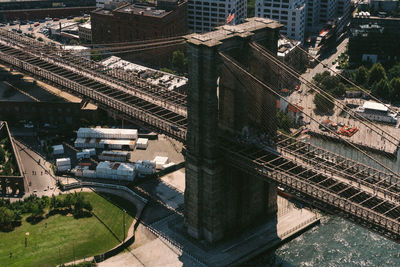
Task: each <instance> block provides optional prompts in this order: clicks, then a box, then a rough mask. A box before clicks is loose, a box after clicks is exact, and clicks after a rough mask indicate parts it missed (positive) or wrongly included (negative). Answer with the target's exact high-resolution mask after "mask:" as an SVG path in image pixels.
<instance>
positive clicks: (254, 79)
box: [219, 52, 400, 178]
mask: <svg viewBox="0 0 400 267" xmlns="http://www.w3.org/2000/svg"><path fill="white" fill-rule="evenodd" d="M219 55H220V56H221V58H222V59H223V63H224V65H225V66H226V67H227V68H229V69H231V66H233V67H234V68H236V69H237V70H238V71H239V72H240V73H242V74H244V75H246V77H245V78H250V79H248V80H249V81H250V82H251V83H255V84H257V85H259V86H262V87H263V88H266V89H267V90H268V91H269V92H270V93H272V94H273V95H275V96H276V97H277V98H278V99H279V98H283V96H282V95H280V94H279V93H277V92H276V91H275V90H273V89H272V88H271V87H270V86H268V85H267V84H265V83H264V82H262V81H261V80H259V79H258V78H257V77H255V76H254V75H252V74H251V73H249V72H248V71H246V70H245V69H244V68H242V67H241V66H240V65H239V63H237V62H236V61H234V59H232V58H230V57H229V56H227V55H225V54H224V53H222V52H219ZM286 102H287V103H288V104H290V105H293V103H291V102H290V101H289V100H286ZM294 106H295V105H294ZM304 114H305V115H306V116H307V117H308V118H310V119H311V120H313V121H314V122H315V123H317V125H320V126H323V125H322V124H321V123H320V122H318V121H317V120H315V119H314V118H313V117H312V116H310V115H309V114H307V113H304ZM328 130H329V131H330V132H331V133H332V134H333V135H336V136H337V138H338V139H340V140H343V142H345V143H346V144H348V145H349V146H351V147H353V148H354V149H356V150H357V151H359V152H361V153H362V154H363V155H364V156H366V157H368V158H369V159H370V160H372V161H373V162H375V163H377V164H378V165H379V166H381V167H382V168H384V169H386V170H388V171H389V172H390V173H391V174H393V175H394V176H396V177H399V178H400V176H399V174H397V173H396V172H394V171H393V170H392V169H390V168H389V167H387V166H385V165H384V164H382V163H381V162H379V161H378V160H376V159H374V158H373V157H372V156H370V155H368V154H367V153H366V152H365V151H363V150H361V149H360V148H358V147H357V146H355V145H354V144H352V143H351V142H349V141H347V140H346V139H343V138H342V137H341V136H340V135H339V134H338V133H336V132H335V131H332V130H331V129H328Z"/></svg>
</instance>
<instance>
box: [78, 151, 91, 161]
mask: <svg viewBox="0 0 400 267" xmlns="http://www.w3.org/2000/svg"><path fill="white" fill-rule="evenodd" d="M88 158H90V153H89V152H87V151H82V152H76V159H78V160H79V159H88Z"/></svg>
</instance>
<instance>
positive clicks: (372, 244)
mask: <svg viewBox="0 0 400 267" xmlns="http://www.w3.org/2000/svg"><path fill="white" fill-rule="evenodd" d="M246 265H248V266H400V244H397V243H395V242H393V241H390V240H388V239H386V238H384V237H382V236H380V235H378V234H375V233H373V232H370V231H369V230H367V229H365V228H363V227H361V226H358V225H355V224H353V223H351V222H348V221H346V220H344V219H341V218H338V217H332V216H323V217H322V218H321V224H320V225H318V226H315V227H314V228H313V229H311V230H309V231H307V232H305V233H303V234H302V235H301V236H299V237H297V238H296V239H294V240H292V241H290V242H288V243H286V244H285V245H283V246H282V247H280V248H279V249H277V250H276V251H275V252H274V253H268V254H265V255H263V256H261V257H259V258H258V259H255V260H254V261H252V262H251V263H249V264H246Z"/></svg>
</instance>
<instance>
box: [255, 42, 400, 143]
mask: <svg viewBox="0 0 400 267" xmlns="http://www.w3.org/2000/svg"><path fill="white" fill-rule="evenodd" d="M250 46H251V47H252V48H254V49H255V50H256V51H258V52H259V53H260V54H261V55H262V56H264V57H265V58H266V59H268V60H270V61H271V62H273V63H274V64H276V65H278V66H279V67H280V68H281V69H283V70H284V71H286V72H287V73H289V74H290V75H291V76H292V77H294V78H296V79H299V80H301V81H302V82H304V83H305V84H307V85H308V88H310V87H311V88H310V89H314V90H316V91H318V92H319V93H320V95H321V96H322V97H323V98H324V99H326V100H327V101H329V102H331V103H333V104H334V105H335V106H336V107H337V108H339V110H340V111H342V112H344V113H346V114H348V115H349V116H351V117H352V118H354V119H355V120H357V121H359V122H360V123H361V124H363V125H364V126H366V127H367V128H369V129H370V130H371V131H373V132H375V133H377V134H378V135H380V136H383V135H382V134H381V133H379V132H378V131H377V130H376V129H377V128H378V127H376V125H377V124H376V123H374V122H373V121H371V120H369V119H368V118H364V117H360V116H359V115H357V114H356V113H355V112H354V111H352V110H351V109H348V108H347V106H346V104H344V103H343V101H341V100H338V99H336V98H335V97H334V96H333V95H332V94H330V93H329V92H326V91H324V90H323V89H322V88H321V87H319V86H317V85H316V84H315V83H313V82H311V81H309V80H307V79H306V78H304V77H303V76H302V75H301V74H300V73H299V72H297V71H295V70H294V69H293V68H292V67H290V66H288V65H287V64H285V63H284V62H282V61H280V60H279V59H277V58H276V57H275V56H274V55H272V54H271V52H269V51H267V50H265V49H264V48H262V47H261V46H260V45H259V44H257V43H255V42H252V43H251V44H250ZM329 96H330V97H329ZM332 99H333V100H332ZM338 105H340V106H338ZM365 121H367V122H368V123H365ZM369 124H372V125H373V126H375V127H373V126H370V125H369ZM381 132H384V133H385V134H386V135H387V136H389V137H391V138H392V139H394V140H395V141H392V139H389V138H386V137H385V139H386V140H388V141H389V142H390V143H392V144H393V145H395V146H396V147H397V146H398V145H399V143H400V140H399V139H396V137H394V136H393V135H391V134H390V133H389V132H387V131H386V130H384V129H382V130H381Z"/></svg>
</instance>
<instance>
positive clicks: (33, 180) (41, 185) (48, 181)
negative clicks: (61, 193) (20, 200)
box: [14, 139, 56, 196]
mask: <svg viewBox="0 0 400 267" xmlns="http://www.w3.org/2000/svg"><path fill="white" fill-rule="evenodd" d="M14 141H15V144H16V145H17V148H18V151H19V154H20V157H21V161H22V165H23V166H22V168H23V170H24V172H25V178H26V181H27V184H28V190H27V191H26V193H27V194H32V193H36V194H37V195H38V196H41V195H49V196H50V195H51V194H53V193H56V192H55V190H56V181H55V179H54V178H53V177H52V175H51V174H49V170H50V163H48V162H46V161H45V159H44V158H42V157H41V156H40V155H38V154H37V153H36V152H34V151H32V150H31V149H29V148H28V147H27V146H25V145H24V144H23V143H21V142H18V141H17V140H15V139H14ZM39 160H40V163H39Z"/></svg>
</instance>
